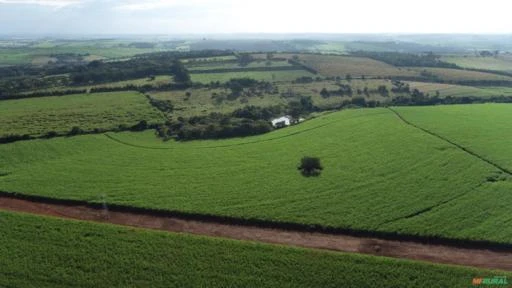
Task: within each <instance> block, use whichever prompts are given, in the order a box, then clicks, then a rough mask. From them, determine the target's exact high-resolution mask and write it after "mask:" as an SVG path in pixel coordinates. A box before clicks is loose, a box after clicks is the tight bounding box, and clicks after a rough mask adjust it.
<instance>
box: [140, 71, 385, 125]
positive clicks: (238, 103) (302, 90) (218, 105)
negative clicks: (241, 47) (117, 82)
mask: <svg viewBox="0 0 512 288" xmlns="http://www.w3.org/2000/svg"><path fill="white" fill-rule="evenodd" d="M340 83H341V84H350V85H351V87H353V88H352V89H353V90H354V92H353V93H354V94H353V97H358V96H359V97H366V98H367V100H369V99H373V100H379V101H384V100H386V99H389V98H384V97H381V96H380V95H378V94H377V93H375V92H371V93H370V96H369V97H367V96H365V95H358V94H357V90H363V89H364V88H365V87H367V88H368V89H370V91H371V90H375V89H377V87H378V86H379V85H384V86H386V87H387V88H388V89H391V87H392V85H391V81H387V80H366V81H362V80H352V81H351V82H350V83H349V82H347V81H340ZM275 85H276V86H277V87H278V91H279V93H278V94H264V95H262V96H250V97H247V96H241V97H239V98H237V99H235V100H228V99H227V98H228V97H227V95H228V94H229V93H230V90H228V89H224V88H221V89H206V88H204V89H188V90H186V91H180V90H175V91H162V92H157V91H155V92H151V93H150V95H151V96H152V97H154V98H157V99H163V100H171V101H172V103H173V104H174V106H175V109H174V112H173V115H174V116H176V117H179V116H182V117H190V116H197V115H208V114H210V113H211V112H220V113H231V112H233V111H234V110H236V109H238V108H242V107H244V106H247V105H254V106H260V107H266V106H273V105H280V104H281V105H287V103H288V102H290V101H293V100H295V101H297V100H299V99H300V97H302V96H306V97H308V96H311V98H312V100H313V104H314V105H316V106H318V107H320V108H322V109H328V108H333V107H339V105H340V104H341V103H342V102H343V101H344V100H350V99H351V98H350V97H349V96H344V97H340V96H332V97H329V98H324V97H322V96H321V95H320V91H321V90H322V89H323V88H325V89H327V90H329V91H335V90H339V89H340V87H339V86H338V85H336V83H335V82H334V81H322V82H313V83H307V84H302V83H289V82H279V83H277V84H275ZM187 92H188V93H190V97H188V96H187V95H186V93H187ZM286 93H288V94H290V93H292V94H293V95H287V96H282V94H286ZM215 95H217V96H215Z"/></svg>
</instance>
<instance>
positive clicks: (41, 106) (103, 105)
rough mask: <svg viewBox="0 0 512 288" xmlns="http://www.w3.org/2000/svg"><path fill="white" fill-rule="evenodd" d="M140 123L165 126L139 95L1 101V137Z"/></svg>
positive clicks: (124, 93) (117, 93)
mask: <svg viewBox="0 0 512 288" xmlns="http://www.w3.org/2000/svg"><path fill="white" fill-rule="evenodd" d="M140 120H146V121H148V123H152V122H161V115H160V114H159V113H158V112H157V111H155V109H154V108H153V107H151V105H150V104H149V103H148V101H147V99H146V98H145V97H144V96H143V95H141V94H139V93H136V92H115V93H97V94H77V95H68V96H59V97H41V98H29V99H20V100H5V101H0V123H2V125H1V126H0V135H6V134H19V135H22V134H29V135H35V136H37V135H42V134H45V133H46V132H48V131H55V132H60V133H64V132H68V131H70V130H71V128H72V127H73V126H78V127H80V128H82V129H83V130H87V131H89V130H93V129H94V128H102V129H110V128H115V127H118V126H119V125H120V124H124V125H130V126H131V125H134V124H137V123H138V122H139V121H140Z"/></svg>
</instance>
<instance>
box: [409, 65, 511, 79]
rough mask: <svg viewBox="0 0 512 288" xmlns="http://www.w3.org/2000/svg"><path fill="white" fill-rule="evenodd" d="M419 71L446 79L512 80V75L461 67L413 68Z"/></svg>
mask: <svg viewBox="0 0 512 288" xmlns="http://www.w3.org/2000/svg"><path fill="white" fill-rule="evenodd" d="M411 69H414V70H416V71H418V72H422V71H423V72H427V73H429V74H431V75H434V76H436V77H439V78H440V79H443V80H444V81H511V82H512V77H510V76H503V75H498V74H492V73H485V72H477V71H468V70H459V69H448V68H429V67H420V68H411Z"/></svg>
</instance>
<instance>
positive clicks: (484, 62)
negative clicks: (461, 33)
mask: <svg viewBox="0 0 512 288" xmlns="http://www.w3.org/2000/svg"><path fill="white" fill-rule="evenodd" d="M441 60H442V61H446V62H450V63H454V64H456V65H458V66H460V67H463V68H474V69H485V70H495V71H505V72H512V59H511V58H509V57H503V56H498V57H477V56H445V57H442V58H441Z"/></svg>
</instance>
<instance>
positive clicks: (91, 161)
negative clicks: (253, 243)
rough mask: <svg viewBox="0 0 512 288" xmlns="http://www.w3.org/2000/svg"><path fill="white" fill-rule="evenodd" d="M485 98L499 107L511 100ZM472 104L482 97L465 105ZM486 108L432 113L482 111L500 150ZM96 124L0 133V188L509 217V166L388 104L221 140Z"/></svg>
mask: <svg viewBox="0 0 512 288" xmlns="http://www.w3.org/2000/svg"><path fill="white" fill-rule="evenodd" d="M497 106H498V107H499V108H497V109H498V110H501V111H503V112H504V113H503V116H502V117H505V119H510V115H512V113H510V112H512V106H508V105H497ZM459 107H466V106H459ZM478 107H480V109H483V111H486V109H487V108H486V107H487V106H485V105H475V106H471V108H472V109H478ZM417 109H425V111H430V110H429V109H430V108H417ZM461 109H462V108H461ZM471 111H473V110H471ZM507 111H508V112H509V113H506V112H507ZM477 115H479V114H477ZM489 115H491V114H489ZM506 115H508V116H506ZM500 117H501V116H500ZM506 117H508V118H506ZM493 119H494V118H484V119H483V120H482V121H481V122H479V121H480V120H479V119H478V117H477V116H474V119H473V121H472V122H469V123H464V124H458V125H457V124H455V123H456V121H452V120H451V119H450V118H449V117H448V118H445V122H444V124H445V125H447V126H451V127H452V128H453V129H461V126H463V125H466V126H463V127H469V128H467V129H470V128H471V125H473V124H474V125H484V124H483V123H485V125H486V127H490V128H489V130H488V131H487V133H486V134H485V135H486V137H487V139H488V140H487V141H488V142H492V141H495V143H496V145H497V147H500V146H499V143H503V146H502V147H501V148H500V149H501V151H506V148H505V147H508V146H507V145H506V144H504V142H501V141H502V140H501V139H503V138H502V137H503V133H504V132H503V131H502V130H500V129H498V128H496V129H495V127H501V126H502V125H505V124H500V123H498V122H497V121H501V122H503V120H504V119H501V118H499V117H498V118H496V119H497V120H496V123H494V120H493ZM506 123H508V122H506ZM477 127H479V126H477ZM509 134H510V133H509ZM511 135H512V134H511ZM108 136H109V137H107V136H105V135H88V136H77V137H72V138H68V139H65V138H58V139H52V140H35V141H22V142H16V143H12V144H6V145H1V146H0V171H1V173H2V174H3V175H4V176H2V177H0V190H2V191H10V192H19V193H26V194H34V195H44V196H48V197H56V198H65V199H83V200H87V201H92V202H96V201H101V200H102V199H103V197H105V198H106V199H107V201H108V202H110V203H118V204H123V205H130V206H139V207H151V208H157V209H167V210H179V211H184V212H191V213H201V214H215V215H224V216H233V217H241V218H257V219H263V220H270V221H278V222H280V221H284V222H296V223H305V224H319V225H323V226H331V227H343V228H351V229H362V230H371V231H384V232H399V233H403V234H410V235H423V236H425V235H428V236H442V237H447V238H458V239H473V240H490V241H496V242H504V243H511V239H512V226H511V225H506V223H507V222H510V221H511V220H512V215H511V214H510V207H509V205H508V204H507V203H510V201H512V194H511V193H508V192H509V191H510V189H512V182H511V181H510V180H509V177H506V175H504V174H503V173H502V172H501V171H500V170H499V169H498V168H496V167H494V166H492V165H491V164H489V163H487V162H485V161H482V160H481V159H479V158H477V157H475V156H472V155H470V154H468V153H466V152H464V151H462V150H461V149H459V148H457V147H456V146H454V145H451V144H449V143H448V142H446V141H443V140H441V139H439V138H437V137H434V136H432V135H430V134H428V133H425V132H424V131H421V130H419V129H417V128H414V127H412V126H409V125H407V124H405V123H404V122H403V121H401V120H400V119H399V118H398V117H397V116H396V115H395V114H394V113H393V112H392V111H390V110H388V109H384V108H379V109H359V110H346V111H342V112H338V113H331V114H328V115H325V116H322V117H319V118H317V119H314V120H310V121H307V122H305V123H302V124H300V125H297V126H293V127H290V128H286V129H281V130H278V131H275V132H272V133H269V134H265V135H261V136H256V137H249V138H238V139H229V140H209V141H194V142H188V143H186V142H185V143H177V142H173V141H168V142H162V141H161V140H159V139H158V138H156V137H155V136H154V134H153V132H149V131H148V132H143V133H110V134H108ZM110 137H111V138H110ZM505 139H507V138H505ZM304 155H311V156H316V157H319V158H320V159H321V161H322V163H323V166H324V168H325V169H324V171H323V172H322V175H321V176H320V177H310V178H307V177H303V176H301V175H300V173H299V172H298V171H297V168H296V167H297V164H298V162H299V160H300V158H301V157H303V156H304ZM496 179H499V180H500V181H496ZM425 223H428V224H425Z"/></svg>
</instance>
